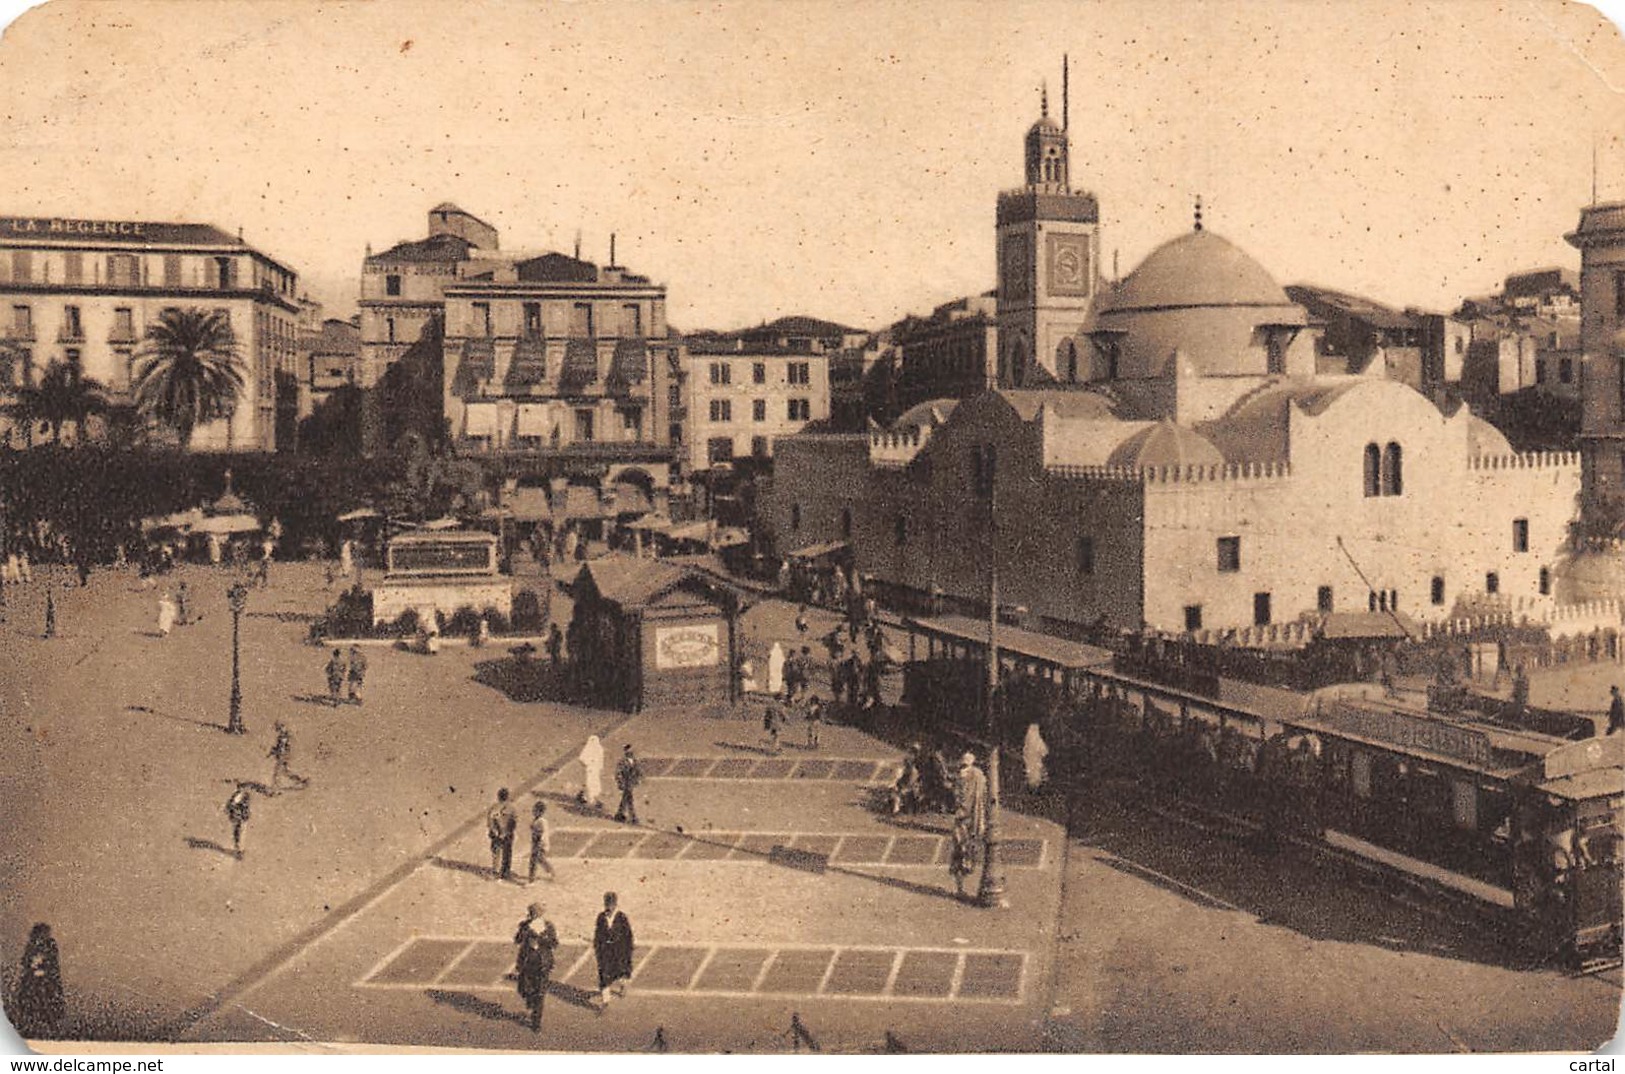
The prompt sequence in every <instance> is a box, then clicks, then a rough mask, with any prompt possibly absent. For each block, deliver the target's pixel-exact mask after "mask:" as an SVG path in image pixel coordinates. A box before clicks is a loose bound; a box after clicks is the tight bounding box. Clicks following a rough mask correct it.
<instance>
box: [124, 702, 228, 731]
mask: <svg viewBox="0 0 1625 1074" xmlns="http://www.w3.org/2000/svg"><path fill="white" fill-rule="evenodd" d="M124 711H125V712H138V713H140V714H141V715H143V716H157V717H159V718H161V719H165V720H174V721H175V722H176V723H189V724H191V725H193V726H194V727H206V728H208V729H209V730H211V731H224V730H225V729H226V725H225V724H223V723H211V722H209V721H208V720H194V719H192V717H190V716H177V715H175V714H174V713H172V712H162V711H160V710H158V709H155V708H151V707H149V706H147V705H130V706H127V707H126V708H125V710H124Z"/></svg>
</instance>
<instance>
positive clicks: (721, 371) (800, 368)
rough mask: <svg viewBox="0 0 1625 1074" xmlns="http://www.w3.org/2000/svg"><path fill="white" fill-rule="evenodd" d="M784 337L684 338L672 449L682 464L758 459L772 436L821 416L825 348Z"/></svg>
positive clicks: (825, 412) (826, 405)
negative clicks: (679, 411) (679, 416)
mask: <svg viewBox="0 0 1625 1074" xmlns="http://www.w3.org/2000/svg"><path fill="white" fill-rule="evenodd" d="M792 343H794V341H793V340H791V341H788V342H785V343H781V342H777V341H773V340H768V341H761V340H758V341H757V342H755V343H747V341H746V339H745V338H743V336H741V337H737V338H728V337H718V336H712V337H694V338H691V339H689V340H688V346H687V348H686V351H685V355H686V357H685V358H684V360H683V369H684V375H683V378H682V385H683V388H682V393H681V399H682V408H683V413H684V415H685V419H686V420H685V422H684V423H683V424H684V426H685V428H684V429H683V430H682V432H681V434H680V435H681V441H680V444H679V455H678V457H679V460H680V461H681V463H682V465H683V467H684V468H685V470H686V471H687V472H689V473H696V472H699V471H702V470H708V469H710V468H711V467H713V466H715V465H717V464H719V463H732V462H734V460H736V459H752V460H756V461H758V462H766V461H767V460H769V459H771V458H772V457H773V446H774V444H775V443H776V442H777V441H778V440H779V439H780V438H782V437H785V436H789V435H791V434H794V433H798V432H800V431H801V430H802V429H804V428H805V427H806V426H807V425H808V424H809V423H811V422H822V421H825V420H827V419H828V418H829V416H830V359H831V352H830V351H829V350H826V349H824V348H822V347H819V348H818V349H812V348H801V347H799V346H797V347H796V349H791V344H792ZM840 349H841V348H836V353H839V351H840Z"/></svg>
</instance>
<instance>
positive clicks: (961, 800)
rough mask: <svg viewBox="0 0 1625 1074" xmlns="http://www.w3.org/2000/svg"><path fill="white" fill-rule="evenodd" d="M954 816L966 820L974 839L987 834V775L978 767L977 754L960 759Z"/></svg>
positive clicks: (966, 755) (969, 754)
mask: <svg viewBox="0 0 1625 1074" xmlns="http://www.w3.org/2000/svg"><path fill="white" fill-rule="evenodd" d="M954 818H955V819H956V820H960V819H962V820H964V821H965V822H966V823H967V825H968V826H969V829H970V836H971V838H973V839H978V840H979V839H982V838H983V837H984V836H986V835H987V777H986V776H984V775H983V774H982V770H981V769H980V768H977V767H976V755H975V754H974V753H966V754H965V755H964V756H963V757H961V758H960V759H959V778H958V779H956V780H955V781H954Z"/></svg>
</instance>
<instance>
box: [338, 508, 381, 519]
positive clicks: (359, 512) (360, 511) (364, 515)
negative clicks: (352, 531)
mask: <svg viewBox="0 0 1625 1074" xmlns="http://www.w3.org/2000/svg"><path fill="white" fill-rule="evenodd" d="M380 517H382V516H380V515H379V514H378V512H377V511H374V510H373V509H372V508H370V507H358V508H356V509H355V510H354V511H346V512H344V514H342V515H340V516H339V517H338V521H339V522H360V521H363V520H364V519H369V518H380Z"/></svg>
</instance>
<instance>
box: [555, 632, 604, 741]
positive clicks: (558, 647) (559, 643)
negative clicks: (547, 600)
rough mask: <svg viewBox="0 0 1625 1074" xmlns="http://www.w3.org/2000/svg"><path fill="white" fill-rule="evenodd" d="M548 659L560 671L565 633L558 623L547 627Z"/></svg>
mask: <svg viewBox="0 0 1625 1074" xmlns="http://www.w3.org/2000/svg"><path fill="white" fill-rule="evenodd" d="M547 659H548V660H549V661H550V662H551V663H552V665H553V670H554V671H557V670H558V669H559V664H560V662H561V661H562V660H563V659H564V631H562V630H560V629H559V625H558V624H557V623H549V624H548V627H547ZM595 737H596V736H595Z"/></svg>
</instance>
